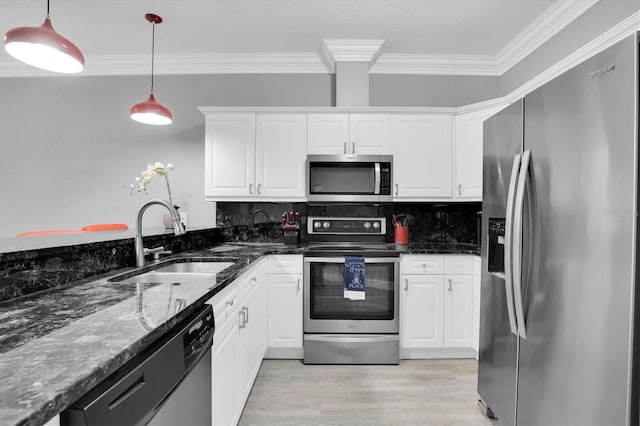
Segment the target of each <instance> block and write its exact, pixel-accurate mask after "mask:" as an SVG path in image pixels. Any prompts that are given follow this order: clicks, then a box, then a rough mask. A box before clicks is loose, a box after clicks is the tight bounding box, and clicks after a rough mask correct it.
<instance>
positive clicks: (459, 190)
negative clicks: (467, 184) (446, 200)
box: [458, 185, 462, 196]
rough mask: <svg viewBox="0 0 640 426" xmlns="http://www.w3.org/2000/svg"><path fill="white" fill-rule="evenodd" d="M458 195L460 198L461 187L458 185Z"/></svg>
mask: <svg viewBox="0 0 640 426" xmlns="http://www.w3.org/2000/svg"><path fill="white" fill-rule="evenodd" d="M458 195H459V196H462V185H458Z"/></svg>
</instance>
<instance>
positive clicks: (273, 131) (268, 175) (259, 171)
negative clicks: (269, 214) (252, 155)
mask: <svg viewBox="0 0 640 426" xmlns="http://www.w3.org/2000/svg"><path fill="white" fill-rule="evenodd" d="M306 126H307V120H306V117H305V115H304V114H258V115H257V119H256V193H257V194H256V195H258V196H261V197H270V198H278V199H287V198H304V197H305V185H304V183H305V181H306V177H305V170H306V169H305V162H306V160H307V146H306V134H307V127H306Z"/></svg>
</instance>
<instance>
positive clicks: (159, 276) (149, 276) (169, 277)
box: [109, 271, 216, 284]
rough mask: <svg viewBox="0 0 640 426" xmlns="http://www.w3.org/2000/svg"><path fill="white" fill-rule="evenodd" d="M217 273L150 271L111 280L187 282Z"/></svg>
mask: <svg viewBox="0 0 640 426" xmlns="http://www.w3.org/2000/svg"><path fill="white" fill-rule="evenodd" d="M215 276H216V274H202V273H200V274H198V273H194V272H190V273H189V272H187V273H180V272H157V271H150V272H145V273H144V274H140V275H134V276H132V277H129V278H124V279H123V278H112V279H110V280H109V281H117V282H121V283H127V284H131V283H186V282H192V281H197V280H201V279H205V278H209V280H211V279H212V278H214V279H215Z"/></svg>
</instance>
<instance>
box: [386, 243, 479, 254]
mask: <svg viewBox="0 0 640 426" xmlns="http://www.w3.org/2000/svg"><path fill="white" fill-rule="evenodd" d="M395 247H396V250H398V251H399V252H400V254H471V255H476V256H480V248H479V247H478V246H477V245H476V244H463V243H431V242H416V243H410V244H409V245H406V246H398V245H396V246H395Z"/></svg>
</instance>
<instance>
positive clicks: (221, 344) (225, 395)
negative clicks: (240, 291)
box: [211, 310, 241, 425]
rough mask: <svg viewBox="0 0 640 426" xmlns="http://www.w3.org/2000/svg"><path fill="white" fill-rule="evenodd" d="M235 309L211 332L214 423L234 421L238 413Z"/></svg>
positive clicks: (236, 319)
mask: <svg viewBox="0 0 640 426" xmlns="http://www.w3.org/2000/svg"><path fill="white" fill-rule="evenodd" d="M238 313H239V312H238V311H237V310H236V311H235V314H234V315H232V316H231V317H230V318H229V319H228V320H227V321H226V322H225V323H224V324H223V325H222V327H220V329H216V332H215V334H214V336H213V349H212V352H211V357H212V358H211V359H212V368H211V384H212V389H211V417H212V422H213V424H214V425H230V424H234V423H235V422H236V421H237V419H238V418H239V417H240V410H241V406H240V377H239V375H240V330H239V328H238V326H239V323H238Z"/></svg>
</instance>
